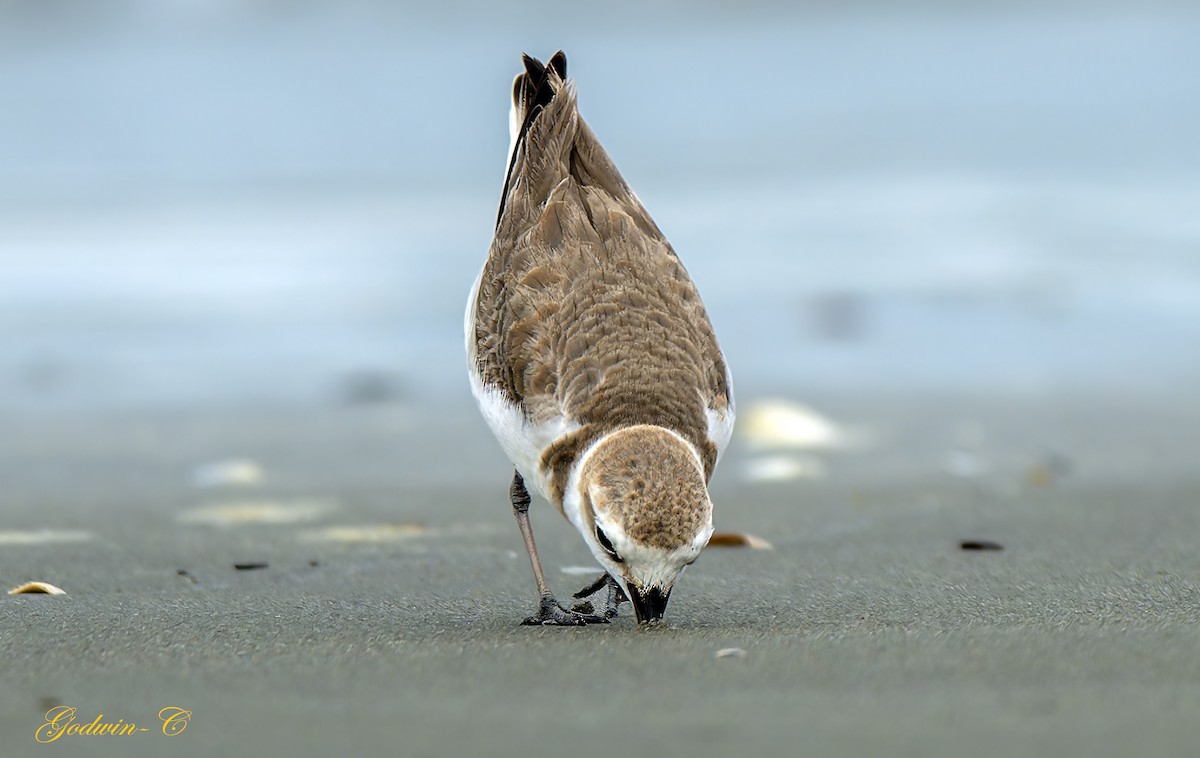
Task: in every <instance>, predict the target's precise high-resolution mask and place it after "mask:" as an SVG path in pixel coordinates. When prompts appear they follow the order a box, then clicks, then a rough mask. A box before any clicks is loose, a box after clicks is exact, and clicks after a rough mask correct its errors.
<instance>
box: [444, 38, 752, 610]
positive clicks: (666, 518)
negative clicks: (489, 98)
mask: <svg viewBox="0 0 1200 758" xmlns="http://www.w3.org/2000/svg"><path fill="white" fill-rule="evenodd" d="M522 62H523V64H524V66H523V68H524V70H523V71H521V72H520V73H518V74H517V76H516V78H515V79H514V80H513V86H512V108H511V109H510V113H509V133H510V140H511V141H510V145H509V153H508V168H507V173H506V175H505V179H504V186H503V190H502V193H501V197H500V205H499V210H498V212H497V217H496V224H495V230H494V235H493V239H492V243H491V246H490V248H489V250H488V254H487V259H486V261H485V262H484V265H483V268H482V270H481V271H480V273H479V276H478V277H477V278H476V280H475V283H474V285H473V286H472V289H471V293H470V296H469V298H468V301H467V308H466V316H465V319H464V331H465V336H466V352H467V364H468V369H469V370H468V375H469V379H470V383H471V390H472V393H473V395H474V397H475V399H476V401H477V402H478V405H479V408H480V411H481V413H482V415H483V417H484V419H485V421H486V422H487V425H488V426H489V428H490V429H491V431H492V433H493V434H494V435H495V436H496V438H497V440H498V441H499V443H500V446H501V447H502V448H503V450H504V452H505V453H506V454H507V456H508V458H509V459H510V460H511V461H512V463H513V465H514V472H513V477H512V480H511V483H510V485H509V493H508V495H509V502H510V504H511V506H512V510H513V514H514V516H515V518H516V521H517V526H518V528H519V529H520V532H521V535H522V538H523V540H524V543H525V548H526V552H527V553H528V555H529V560H530V564H531V566H532V569H533V574H534V580H535V582H536V585H537V592H538V604H537V610H536V612H535V613H534V614H533V615H532V616H529V617H528V618H526V619H524V621H523V622H522V623H524V624H529V625H547V626H577V625H586V624H604V623H609V621H610V619H613V618H615V617H617V615H618V609H619V607H620V605H621V604H622V603H624V602H629V603H630V604H631V605H632V606H633V609H634V613H635V615H636V618H637V622H638V624H639V625H640V624H650V623H656V622H661V621H662V619H663V617H664V614H665V612H666V608H667V603H668V601H669V599H670V596H671V591H672V589H673V587H674V586H675V583H676V580H677V579H678V577H679V575H680V574H681V573H682V572H683V571H684V569H685V568H686V567H687V566H689V565H691V564H692V563H693V562H694V561H695V560H696V558H697V557H698V556H699V555H700V552H701V551H702V550H703V548H704V547H705V545H706V544H707V542H708V540H709V537H711V535H712V533H713V504H712V500H711V498H710V496H709V491H708V484H709V481H710V479H711V477H712V475H713V471H714V469H715V467H716V465H717V462H718V460H719V459H720V457H721V455H722V454H723V453H724V451H725V449H726V447H727V446H728V444H729V440H730V437H731V436H732V433H733V425H734V418H735V405H734V397H733V387H732V378H731V376H730V372H729V368H728V366H727V364H726V361H725V358H724V355H723V354H722V352H721V349H720V347H719V346H718V344H717V339H716V335H715V333H714V331H713V327H712V324H711V322H710V320H709V317H708V313H707V312H706V310H705V307H704V304H703V302H702V301H701V299H700V295H699V293H698V291H697V289H696V286H695V284H694V283H693V282H692V279H691V277H690V276H689V275H688V273H687V270H686V269H685V268H684V266H683V264H682V263H681V262H680V260H679V257H678V256H677V255H676V253H675V251H674V249H673V248H672V247H671V245H670V243H669V242H668V241H667V239H666V238H665V237H664V236H663V233H662V232H661V231H660V230H659V228H658V226H657V225H656V224H655V223H654V220H653V219H652V218H651V217H650V214H649V213H648V212H647V211H646V209H645V207H644V206H643V205H642V203H641V201H640V200H639V199H638V197H637V195H635V194H634V192H633V190H631V189H630V187H629V185H628V184H627V183H626V181H625V179H624V178H623V177H622V176H621V173H620V171H618V170H617V167H616V165H615V164H614V163H613V161H612V159H611V158H610V157H609V155H608V153H607V152H606V151H605V149H604V148H603V147H602V146H601V144H600V142H599V140H598V139H597V138H596V135H595V134H594V133H593V132H592V130H591V128H590V127H589V126H588V124H587V123H586V122H585V121H584V120H583V118H582V117H581V116H580V114H579V107H578V97H577V87H576V83H575V80H574V79H568V78H567V58H566V55H565V54H564V53H563V52H562V51H561V50H559V51H558V52H556V53H555V54H554V55H553V56H551V57H550V58H549V60H548V61H547V62H546V63H543V62H542V61H540V60H539V59H537V58H534V57H532V56H530V55H528V54H523V55H522ZM530 486H532V488H533V489H534V490H535V491H536V492H538V493H540V494H541V495H542V496H543V497H545V499H546V500H548V501H549V502H550V503H552V504H553V505H554V506H556V507H557V509H558V510H559V512H560V513H561V514H562V515H564V516H565V517H566V518H567V520H568V521H570V523H571V524H572V525H573V526H574V527H575V528H576V529H577V530H578V531H579V534H580V535H581V536H582V538H583V541H584V543H586V545H587V547H588V548H589V549H590V551H591V553H592V555H593V556H594V557H595V559H596V561H597V562H598V563H599V564H600V566H601V567H603V569H604V573H602V574H601V575H600V576H599V578H597V579H596V581H595V582H593V583H591V584H590V585H589V586H587V587H585V588H583V589H582V590H580V591H579V592H577V593H574V595H573V598H574V600H577V601H579V602H575V603H573V604H571V605H570V606H569V607H568V606H567V605H564V604H563V603H561V602H559V601H558V599H557V598H556V597H555V595H554V594H553V592H552V591H551V589H550V587H549V584H548V582H547V581H546V577H545V571H544V570H543V567H542V564H541V559H540V557H539V555H538V550H537V544H536V541H535V540H534V536H533V529H532V526H531V522H530V517H529V507H530V503H531V500H532V499H531V497H530V494H529V487H530Z"/></svg>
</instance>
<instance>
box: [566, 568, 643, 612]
mask: <svg viewBox="0 0 1200 758" xmlns="http://www.w3.org/2000/svg"><path fill="white" fill-rule="evenodd" d="M571 597H573V598H575V599H576V600H579V601H581V602H578V603H576V604H575V605H573V606H571V609H572V610H574V611H575V612H576V613H596V614H598V615H601V616H603V617H604V618H606V619H611V618H616V617H617V607H618V606H620V605H621V603H625V602H628V601H629V598H628V597H626V596H625V590H623V589H621V585H620V584H618V583H617V580H616V579H613V578H612V577H611V576H609V575H608V574H601V575H600V576H599V577H597V578H596V581H594V582H592V583H591V584H589V585H588V586H586V587H584V588H583V589H581V590H580V591H579V592H576V593H575V594H574V595H572V596H571ZM597 603H599V604H600V606H599V608H597V605H596V604H597Z"/></svg>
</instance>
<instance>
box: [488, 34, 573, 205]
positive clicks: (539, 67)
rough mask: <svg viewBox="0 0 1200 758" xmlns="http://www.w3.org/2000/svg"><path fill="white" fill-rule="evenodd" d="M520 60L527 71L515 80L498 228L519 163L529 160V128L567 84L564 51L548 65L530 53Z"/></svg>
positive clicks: (551, 59) (558, 53)
mask: <svg viewBox="0 0 1200 758" xmlns="http://www.w3.org/2000/svg"><path fill="white" fill-rule="evenodd" d="M521 59H522V61H523V62H524V64H525V71H523V72H522V73H520V74H517V76H516V78H515V79H513V87H512V109H511V111H510V112H509V119H508V128H509V137H510V140H511V141H510V143H509V146H508V171H507V173H506V174H505V176H504V192H503V193H502V194H501V195H500V210H499V212H498V213H497V214H496V226H497V227H498V226H499V225H500V219H501V218H503V217H504V208H505V206H506V205H507V203H508V193H509V190H510V189H511V188H512V182H513V177H514V175H515V174H516V171H517V166H518V162H519V161H520V162H524V160H525V158H526V152H527V151H526V144H527V142H528V137H529V133H530V129H531V128H532V126H533V124H534V122H535V121H536V120H537V118H538V116H539V115H540V114H541V113H543V112H544V111H545V110H546V109H547V108H548V107H549V106H550V104H551V102H553V101H554V97H555V95H556V94H557V93H558V92H559V90H561V89H564V88H565V87H566V82H567V56H566V54H565V53H563V51H562V50H559V51H558V52H557V53H555V54H554V55H552V56H551V57H550V60H549V62H548V64H543V63H542V62H541V61H539V60H538V59H537V58H534V57H532V56H530V55H527V54H522V55H521Z"/></svg>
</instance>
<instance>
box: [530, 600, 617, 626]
mask: <svg viewBox="0 0 1200 758" xmlns="http://www.w3.org/2000/svg"><path fill="white" fill-rule="evenodd" d="M607 623H608V619H607V618H605V617H603V616H597V615H595V614H593V613H590V612H587V613H584V612H580V611H579V610H578V609H576V610H570V611H569V610H567V609H566V608H563V607H562V606H561V605H559V604H558V601H557V600H555V599H554V596H553V595H543V596H542V601H541V603H539V605H538V612H537V614H536V615H534V616H530V617H529V618H527V619H525V620H524V621H522V622H521V624H522V625H523V626H583V625H585V624H607Z"/></svg>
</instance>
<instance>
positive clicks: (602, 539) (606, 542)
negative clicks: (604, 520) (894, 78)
mask: <svg viewBox="0 0 1200 758" xmlns="http://www.w3.org/2000/svg"><path fill="white" fill-rule="evenodd" d="M596 541H597V542H599V543H600V547H602V548H604V552H606V553H608V557H609V558H612V559H613V560H614V561H616V562H617V563H622V562H624V560H623V559H622V558H621V556H619V555H617V549H616V548H614V547H613V544H612V540H610V539H609V538H608V535H607V534H605V533H604V530H603V529H601V528H600V527H599V526H597V527H596Z"/></svg>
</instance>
